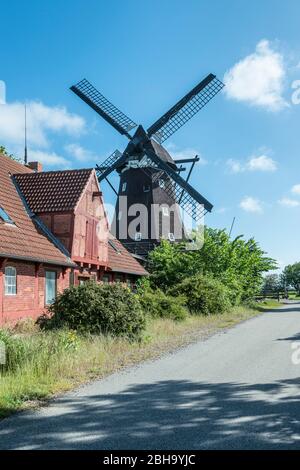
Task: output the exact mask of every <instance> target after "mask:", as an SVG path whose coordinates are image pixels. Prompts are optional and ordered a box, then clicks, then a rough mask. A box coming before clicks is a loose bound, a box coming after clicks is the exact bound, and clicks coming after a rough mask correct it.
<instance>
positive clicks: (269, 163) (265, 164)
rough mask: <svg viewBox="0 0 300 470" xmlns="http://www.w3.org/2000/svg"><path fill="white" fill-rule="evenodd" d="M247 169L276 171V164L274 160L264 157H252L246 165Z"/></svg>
mask: <svg viewBox="0 0 300 470" xmlns="http://www.w3.org/2000/svg"><path fill="white" fill-rule="evenodd" d="M247 169H248V170H249V171H276V170H277V164H276V162H275V160H273V159H272V158H270V157H267V156H266V155H260V156H259V157H255V156H253V157H251V158H250V159H249V161H248V163H247Z"/></svg>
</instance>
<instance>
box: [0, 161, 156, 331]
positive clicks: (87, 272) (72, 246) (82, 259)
mask: <svg viewBox="0 0 300 470" xmlns="http://www.w3.org/2000/svg"><path fill="white" fill-rule="evenodd" d="M143 275H147V271H146V270H145V269H144V268H143V266H142V265H141V264H140V263H139V262H138V261H137V259H136V258H134V257H133V256H132V255H131V254H130V253H129V252H128V251H127V250H126V248H125V247H124V246H123V245H122V244H121V242H120V241H119V240H116V239H114V238H113V237H112V236H111V235H110V234H109V231H108V221H107V217H106V213H105V209H104V204H103V196H102V193H101V191H100V188H99V184H98V180H97V177H96V174H95V170H94V169H83V170H65V171H49V172H42V171H41V167H40V165H39V164H37V163H30V164H29V165H28V166H24V165H22V164H20V163H18V162H16V161H14V160H12V159H11V158H9V157H7V156H5V155H0V324H4V323H11V322H16V321H17V320H19V319H21V318H26V317H33V318H37V317H38V316H39V315H41V314H42V313H43V311H44V310H45V307H47V305H49V304H51V302H52V301H53V299H54V298H55V296H56V294H57V293H58V292H62V291H63V290H64V289H65V288H67V287H69V286H70V285H78V284H80V283H82V282H85V281H87V280H94V281H95V282H116V281H119V282H124V283H127V284H128V285H134V284H135V282H136V280H137V279H138V278H139V277H140V276H143Z"/></svg>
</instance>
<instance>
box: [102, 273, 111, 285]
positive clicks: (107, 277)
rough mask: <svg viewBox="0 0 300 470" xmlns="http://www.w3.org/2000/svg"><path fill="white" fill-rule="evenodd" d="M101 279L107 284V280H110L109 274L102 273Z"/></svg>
mask: <svg viewBox="0 0 300 470" xmlns="http://www.w3.org/2000/svg"><path fill="white" fill-rule="evenodd" d="M101 280H102V282H103V283H104V284H109V282H110V275H109V274H103V276H102V279H101Z"/></svg>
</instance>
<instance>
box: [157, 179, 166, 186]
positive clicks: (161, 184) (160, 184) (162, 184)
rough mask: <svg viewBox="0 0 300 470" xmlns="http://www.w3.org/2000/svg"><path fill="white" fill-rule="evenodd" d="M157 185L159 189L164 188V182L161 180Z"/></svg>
mask: <svg viewBox="0 0 300 470" xmlns="http://www.w3.org/2000/svg"><path fill="white" fill-rule="evenodd" d="M158 185H159V187H160V188H164V187H165V180H163V179H162V178H161V179H160V180H158Z"/></svg>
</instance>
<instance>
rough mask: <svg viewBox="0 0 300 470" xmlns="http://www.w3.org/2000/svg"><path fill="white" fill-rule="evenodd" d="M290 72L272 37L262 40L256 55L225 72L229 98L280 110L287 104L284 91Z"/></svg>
mask: <svg viewBox="0 0 300 470" xmlns="http://www.w3.org/2000/svg"><path fill="white" fill-rule="evenodd" d="M285 76H286V71H285V66H284V60H283V56H282V54H280V53H279V52H276V51H275V50H274V49H272V47H271V44H270V42H269V41H268V40H262V41H260V42H259V43H258V44H257V46H256V50H255V52H254V53H253V54H250V55H248V56H247V57H245V58H244V59H242V60H241V61H240V62H238V63H236V64H235V65H234V66H233V67H232V68H231V69H230V70H229V71H227V72H226V73H225V76H224V82H225V84H226V87H225V93H226V95H227V96H228V98H232V99H234V100H236V101H244V102H247V103H249V104H250V105H255V106H260V107H264V108H266V109H269V110H271V111H278V110H280V109H282V108H284V107H286V106H287V102H286V101H285V100H284V98H283V96H282V93H283V89H284V81H285Z"/></svg>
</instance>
